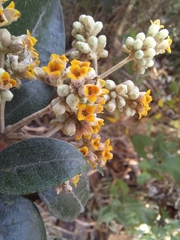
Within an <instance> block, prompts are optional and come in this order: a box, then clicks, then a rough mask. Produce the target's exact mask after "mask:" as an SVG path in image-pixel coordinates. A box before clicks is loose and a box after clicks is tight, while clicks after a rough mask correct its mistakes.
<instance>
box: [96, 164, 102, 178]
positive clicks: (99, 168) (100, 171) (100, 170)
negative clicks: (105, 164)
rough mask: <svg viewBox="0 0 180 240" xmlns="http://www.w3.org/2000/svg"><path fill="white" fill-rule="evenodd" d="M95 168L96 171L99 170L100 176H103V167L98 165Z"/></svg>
mask: <svg viewBox="0 0 180 240" xmlns="http://www.w3.org/2000/svg"><path fill="white" fill-rule="evenodd" d="M96 168H97V170H98V172H99V173H100V174H101V175H102V176H104V169H103V168H101V167H99V166H97V167H96Z"/></svg>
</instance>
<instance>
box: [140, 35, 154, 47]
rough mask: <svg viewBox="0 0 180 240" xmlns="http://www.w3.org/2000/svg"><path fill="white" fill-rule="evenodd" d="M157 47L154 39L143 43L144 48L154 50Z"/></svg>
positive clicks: (147, 39) (151, 38)
mask: <svg viewBox="0 0 180 240" xmlns="http://www.w3.org/2000/svg"><path fill="white" fill-rule="evenodd" d="M155 46H156V41H155V40H154V38H153V37H147V38H146V39H145V40H144V42H143V47H144V48H154V47H155Z"/></svg>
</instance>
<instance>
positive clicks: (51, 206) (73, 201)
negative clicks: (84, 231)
mask: <svg viewBox="0 0 180 240" xmlns="http://www.w3.org/2000/svg"><path fill="white" fill-rule="evenodd" d="M39 196H40V198H41V200H42V201H43V202H44V203H45V204H46V206H47V208H48V210H49V212H50V213H51V214H52V215H53V216H55V217H56V218H58V219H60V220H62V221H65V222H72V221H73V220H74V219H75V218H77V217H78V215H79V214H80V213H81V212H82V211H84V205H85V204H86V203H87V201H88V199H89V182H88V177H87V172H84V173H83V174H82V176H81V178H80V180H79V182H78V184H77V187H76V188H75V187H73V191H72V192H70V193H65V192H64V191H62V192H61V193H60V194H58V195H57V194H56V192H55V191H54V190H53V189H50V190H46V191H42V192H40V193H39Z"/></svg>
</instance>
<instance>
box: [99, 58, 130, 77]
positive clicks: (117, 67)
mask: <svg viewBox="0 0 180 240" xmlns="http://www.w3.org/2000/svg"><path fill="white" fill-rule="evenodd" d="M132 60H133V58H132V57H131V56H128V57H127V58H125V59H124V60H122V61H121V62H119V63H118V64H116V65H115V66H113V67H112V68H110V69H108V70H107V71H106V72H104V73H102V74H101V75H99V78H105V77H107V76H108V75H110V74H111V73H113V72H115V71H116V70H117V69H119V68H121V67H122V66H124V65H125V64H126V63H128V62H130V61H132Z"/></svg>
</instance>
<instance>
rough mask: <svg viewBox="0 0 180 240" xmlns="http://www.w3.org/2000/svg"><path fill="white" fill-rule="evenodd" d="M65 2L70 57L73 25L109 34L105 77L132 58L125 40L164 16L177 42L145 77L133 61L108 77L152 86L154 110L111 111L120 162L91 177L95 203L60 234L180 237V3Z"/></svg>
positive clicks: (95, 239) (153, 239) (91, 239)
mask: <svg viewBox="0 0 180 240" xmlns="http://www.w3.org/2000/svg"><path fill="white" fill-rule="evenodd" d="M61 3H62V6H63V11H64V21H65V29H66V39H67V41H66V54H67V55H69V53H70V51H71V50H72V47H71V42H72V41H73V38H72V36H71V30H72V23H73V22H74V21H76V20H77V19H78V18H79V16H80V15H81V14H86V15H91V16H93V17H94V19H95V21H102V22H103V24H104V28H103V30H102V32H101V34H104V35H106V37H107V42H108V44H107V48H106V49H107V50H108V51H109V56H108V58H106V59H102V60H100V62H99V72H100V73H101V72H103V71H104V70H107V69H109V68H110V67H111V66H113V65H114V64H116V63H117V62H118V61H120V60H121V59H123V58H124V57H125V56H126V55H125V54H124V53H123V52H122V50H121V47H122V45H123V43H124V41H125V39H126V37H127V36H132V37H133V36H135V35H136V34H137V33H138V32H141V31H144V32H146V31H147V29H148V27H149V25H150V20H156V19H160V20H161V22H162V24H164V25H165V28H167V29H168V30H169V32H170V36H171V38H172V40H173V44H172V53H171V54H168V53H166V54H163V55H161V56H158V57H156V58H155V59H156V60H155V65H154V66H153V67H152V68H151V69H149V70H147V71H146V73H145V74H144V75H142V76H141V75H139V74H137V73H136V72H134V71H133V70H132V63H129V64H127V65H126V66H124V67H123V68H122V69H120V70H118V71H117V72H115V73H113V74H111V75H110V76H109V79H113V80H114V81H115V82H116V83H121V82H123V81H124V80H127V79H131V80H132V81H134V83H135V84H136V85H137V86H138V87H139V88H140V89H141V91H146V90H148V89H151V93H152V96H153V102H152V104H151V111H150V112H149V114H148V116H147V117H144V118H142V119H141V120H138V116H135V117H132V118H126V117H124V116H122V115H119V114H118V113H117V112H114V113H113V114H108V113H105V115H104V118H105V121H106V125H105V126H104V127H103V128H102V131H101V135H102V138H104V139H107V138H110V139H111V142H112V145H113V148H114V150H113V154H114V158H113V160H112V161H110V162H109V163H108V164H107V166H106V168H105V169H104V173H103V176H102V175H101V174H100V173H99V172H97V171H96V170H93V171H92V172H90V174H89V179H90V184H91V198H90V200H89V202H88V204H87V206H86V209H85V212H84V213H82V214H81V215H80V216H79V217H78V219H77V220H76V221H75V222H73V223H71V224H67V223H63V222H59V221H58V226H59V230H60V231H61V230H62V229H66V230H63V231H61V233H62V235H61V236H62V239H74V240H75V239H78V240H80V239H82V240H86V239H87V240H104V239H108V240H131V239H142V240H170V239H172V240H175V239H180V186H179V184H180V67H179V66H180V58H179V54H180V21H179V14H180V1H179V0H144V1H142V0H130V1H128V0H81V1H79V0H61ZM46 217H47V216H45V217H44V218H46ZM45 222H47V221H45ZM56 223H57V222H56ZM48 226H49V225H48V224H46V227H47V229H48V231H49V236H51V235H53V234H55V233H54V232H56V231H57V232H58V229H57V224H56V226H55V224H54V227H52V225H51V228H49V227H48ZM53 231H54V232H53ZM52 232H53V233H52ZM58 234H59V232H58ZM51 239H54V238H51ZM56 239H58V238H56Z"/></svg>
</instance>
